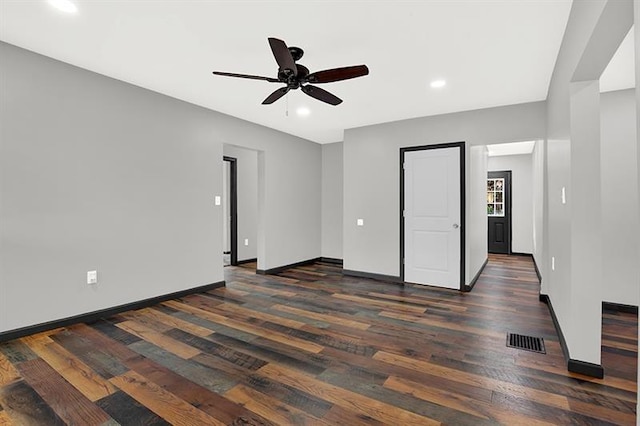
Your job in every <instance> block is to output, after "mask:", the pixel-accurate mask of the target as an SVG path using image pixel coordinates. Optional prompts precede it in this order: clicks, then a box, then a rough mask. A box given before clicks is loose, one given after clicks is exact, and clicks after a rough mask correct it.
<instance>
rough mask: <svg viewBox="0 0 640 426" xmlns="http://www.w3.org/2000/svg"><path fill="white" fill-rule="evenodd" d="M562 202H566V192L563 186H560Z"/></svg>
mask: <svg viewBox="0 0 640 426" xmlns="http://www.w3.org/2000/svg"><path fill="white" fill-rule="evenodd" d="M562 204H567V193H566V191H565V189H564V186H563V187H562Z"/></svg>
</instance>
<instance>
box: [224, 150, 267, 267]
mask: <svg viewBox="0 0 640 426" xmlns="http://www.w3.org/2000/svg"><path fill="white" fill-rule="evenodd" d="M223 155H224V165H225V166H224V169H223V170H224V178H223V181H224V190H223V215H224V218H225V219H224V224H223V242H224V251H225V253H223V261H224V262H225V263H224V265H225V266H229V265H232V266H243V267H246V268H251V269H253V270H255V269H257V259H258V221H259V220H258V219H259V218H258V215H259V213H258V151H256V150H252V149H248V148H243V147H239V146H235V145H229V144H224V145H223Z"/></svg>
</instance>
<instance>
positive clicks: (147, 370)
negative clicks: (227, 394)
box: [131, 354, 272, 426]
mask: <svg viewBox="0 0 640 426" xmlns="http://www.w3.org/2000/svg"><path fill="white" fill-rule="evenodd" d="M201 356H206V355H205V354H201V355H198V357H201ZM196 358H197V357H196ZM131 367H132V369H133V370H134V371H135V372H136V373H138V374H140V375H141V376H143V377H146V378H148V379H149V380H151V381H152V382H153V383H155V384H157V385H158V386H161V387H162V388H163V389H165V390H167V391H168V392H170V393H172V394H173V395H175V396H177V397H179V398H181V399H183V400H184V401H185V402H188V403H189V404H191V405H193V406H194V407H197V408H198V409H199V410H201V411H204V412H205V413H207V414H209V415H210V416H212V417H215V418H216V419H218V420H220V421H221V422H223V423H225V424H235V423H234V422H240V423H241V424H251V425H265V426H267V425H268V426H272V425H271V422H269V421H268V420H266V419H265V418H263V417H261V416H259V415H257V414H256V413H253V412H251V411H249V410H247V409H245V408H244V407H242V406H240V405H238V404H235V403H233V402H232V401H229V400H228V399H226V398H224V397H223V396H222V392H221V393H216V392H212V391H211V390H210V389H207V388H205V387H203V386H200V385H198V384H197V383H195V382H193V381H190V380H188V379H187V378H186V377H184V376H182V375H180V374H178V373H176V372H174V371H172V370H170V369H168V368H166V367H164V366H162V365H159V364H157V363H155V362H153V361H151V360H149V359H146V358H141V359H137V360H134V361H132V362H131Z"/></svg>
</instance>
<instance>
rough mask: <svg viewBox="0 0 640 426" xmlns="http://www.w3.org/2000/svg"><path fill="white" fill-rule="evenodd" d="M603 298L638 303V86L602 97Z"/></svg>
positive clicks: (616, 301) (607, 300) (639, 273)
mask: <svg viewBox="0 0 640 426" xmlns="http://www.w3.org/2000/svg"><path fill="white" fill-rule="evenodd" d="M600 114H601V123H600V135H601V141H600V142H601V150H600V168H601V173H602V238H603V241H602V247H603V250H602V255H603V257H602V261H603V265H602V268H603V275H604V279H603V281H602V300H604V301H605V302H613V303H622V304H626V305H638V296H639V295H638V291H637V289H638V278H639V277H640V267H639V265H638V262H637V258H638V239H637V234H638V232H639V229H638V215H637V211H638V180H637V179H638V178H637V164H636V155H637V154H636V151H637V142H636V140H637V139H636V98H635V91H634V90H633V89H631V90H623V91H617V92H609V93H603V94H602V95H601V97H600Z"/></svg>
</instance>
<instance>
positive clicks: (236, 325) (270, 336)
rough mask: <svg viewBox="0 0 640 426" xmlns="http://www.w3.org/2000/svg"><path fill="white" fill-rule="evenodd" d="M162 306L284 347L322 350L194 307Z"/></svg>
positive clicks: (304, 342)
mask: <svg viewBox="0 0 640 426" xmlns="http://www.w3.org/2000/svg"><path fill="white" fill-rule="evenodd" d="M164 304H165V305H167V306H171V307H172V308H175V309H178V310H182V311H185V312H189V313H193V314H195V315H199V316H201V317H203V318H207V319H208V320H210V321H213V322H217V323H219V324H223V325H226V326H229V327H231V328H235V329H237V330H241V331H244V332H246V333H251V334H254V335H256V336H264V337H266V338H268V339H271V340H274V341H276V342H279V343H284V344H285V345H289V346H293V347H295V348H297V349H302V350H305V351H307V352H313V353H318V352H320V351H322V349H324V347H323V346H321V345H317V344H315V343H311V342H306V341H304V340H302V339H297V338H295V337H291V336H287V335H286V334H283V333H279V332H276V331H267V330H264V329H261V328H259V327H256V326H253V325H251V324H245V323H242V322H240V321H235V320H231V319H229V318H227V317H225V316H222V315H219V314H216V313H213V312H209V311H206V310H203V309H200V308H196V307H194V306H190V305H187V304H183V303H177V302H172V301H170V302H165V303H164Z"/></svg>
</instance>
